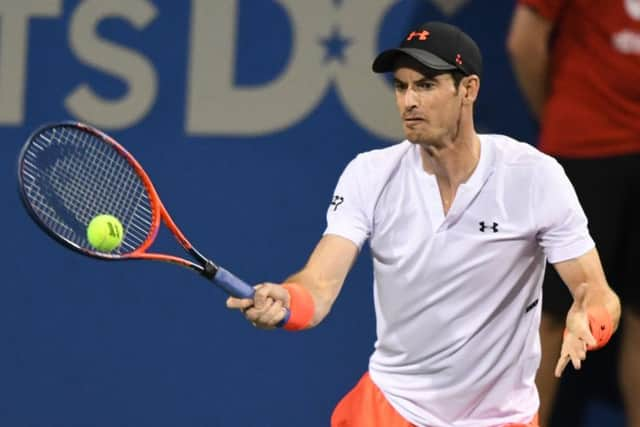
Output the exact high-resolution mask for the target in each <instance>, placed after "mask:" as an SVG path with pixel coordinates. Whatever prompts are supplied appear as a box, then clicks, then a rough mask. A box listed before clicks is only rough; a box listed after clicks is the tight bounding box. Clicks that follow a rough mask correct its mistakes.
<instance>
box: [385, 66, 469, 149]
mask: <svg viewBox="0 0 640 427" xmlns="http://www.w3.org/2000/svg"><path fill="white" fill-rule="evenodd" d="M393 80H394V88H395V94H396V104H397V106H398V110H399V111H400V116H401V118H402V125H403V129H404V133H405V136H406V138H407V139H408V140H409V141H411V142H414V143H422V144H432V145H437V144H439V143H440V142H441V141H443V140H444V139H445V138H447V137H450V138H453V137H454V136H455V135H456V132H457V129H458V121H459V120H460V110H461V102H462V101H461V98H460V95H459V93H458V92H459V91H458V90H457V88H456V86H455V82H454V80H453V78H452V76H451V74H449V73H446V74H439V75H437V76H432V77H429V76H426V75H424V74H422V73H421V72H420V71H419V68H417V67H413V66H411V65H410V64H407V65H403V64H400V65H399V66H398V67H397V68H396V70H395V72H394V79H393Z"/></svg>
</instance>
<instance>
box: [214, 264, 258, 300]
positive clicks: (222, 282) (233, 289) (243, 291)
mask: <svg viewBox="0 0 640 427" xmlns="http://www.w3.org/2000/svg"><path fill="white" fill-rule="evenodd" d="M213 283H214V284H215V285H217V286H220V287H221V288H222V289H224V291H225V292H226V293H228V294H229V295H231V296H233V297H236V298H253V294H255V293H256V291H255V289H253V287H252V286H250V285H249V284H248V283H247V282H245V281H244V280H242V279H238V278H237V277H236V276H234V275H233V273H231V272H229V271H227V270H225V269H224V268H222V267H218V271H217V272H216V274H215V276H213Z"/></svg>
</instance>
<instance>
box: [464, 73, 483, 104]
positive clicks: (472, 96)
mask: <svg viewBox="0 0 640 427" xmlns="http://www.w3.org/2000/svg"><path fill="white" fill-rule="evenodd" d="M460 85H461V86H462V102H463V103H464V104H473V103H474V102H475V101H476V99H477V98H478V92H479V91H480V78H479V77H478V76H477V75H475V74H472V75H470V76H467V77H465V78H464V79H462V81H461V82H460Z"/></svg>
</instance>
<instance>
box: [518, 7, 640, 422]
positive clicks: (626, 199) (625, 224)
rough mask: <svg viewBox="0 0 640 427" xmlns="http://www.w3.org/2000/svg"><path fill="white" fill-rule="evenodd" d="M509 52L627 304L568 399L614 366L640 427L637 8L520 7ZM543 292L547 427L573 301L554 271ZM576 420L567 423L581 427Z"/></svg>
mask: <svg viewBox="0 0 640 427" xmlns="http://www.w3.org/2000/svg"><path fill="white" fill-rule="evenodd" d="M507 49H508V52H509V55H510V57H511V61H512V65H513V69H514V71H515V74H516V78H517V80H518V83H519V85H520V87H521V90H522V92H523V94H524V97H525V98H526V100H527V102H528V104H529V106H530V108H531V111H532V113H533V115H534V116H535V118H536V119H537V120H538V121H539V125H540V137H539V144H538V148H539V149H541V150H542V151H544V152H546V153H547V154H550V155H552V156H554V157H556V158H557V159H558V160H559V162H560V163H561V164H562V165H563V167H564V169H565V171H566V173H567V175H568V177H569V179H570V180H571V182H572V183H573V185H574V187H575V189H576V191H577V193H578V197H579V199H580V202H581V204H582V206H583V208H584V210H585V213H586V215H587V218H589V229H590V232H591V235H592V236H593V238H594V240H595V241H596V244H597V246H598V249H599V252H600V256H601V258H602V263H603V266H604V270H605V271H606V272H607V278H608V280H609V283H611V285H612V286H613V288H614V289H615V290H616V291H617V293H618V295H620V298H621V301H622V304H623V318H622V321H621V332H622V333H621V334H620V338H619V339H618V343H617V345H615V344H616V342H615V341H616V340H614V343H613V344H614V345H611V346H608V347H606V348H605V349H603V350H600V351H599V352H598V353H600V354H598V355H597V356H596V357H592V358H591V359H590V360H589V362H587V363H586V364H585V367H584V368H583V369H586V371H587V372H585V373H583V374H581V375H580V376H579V377H580V379H579V381H580V382H581V383H585V384H584V385H581V383H580V384H579V386H578V387H576V388H575V390H572V391H571V398H572V399H574V400H582V399H580V393H585V392H590V393H597V392H598V391H601V390H602V389H603V388H604V386H605V385H606V382H607V381H608V382H609V383H611V382H612V381H611V379H608V378H606V375H608V374H607V373H606V372H607V371H609V369H598V368H597V366H598V364H600V365H602V364H603V363H608V364H610V363H611V361H614V360H615V361H616V363H617V366H618V384H619V388H620V391H621V394H622V398H623V401H624V406H625V413H626V417H627V422H628V424H627V425H628V427H640V405H638V399H640V283H638V279H637V278H636V276H635V271H634V270H635V268H634V267H635V265H636V264H637V263H638V261H639V260H640V246H638V241H640V202H639V199H640V84H638V80H639V78H640V0H606V1H604V0H603V1H592V0H518V3H517V5H516V7H515V11H514V15H513V18H512V22H511V28H510V30H509V34H508V37H507ZM543 289H544V298H543V316H542V321H541V328H540V336H541V342H542V361H541V366H540V369H539V371H538V375H537V379H536V381H537V385H538V389H539V392H540V400H541V407H540V423H541V426H543V427H544V426H548V425H549V422H550V418H551V414H552V410H553V406H554V399H556V390H557V389H558V383H559V381H558V380H557V379H556V378H554V375H553V370H554V365H555V357H556V355H557V352H558V351H559V349H560V345H561V342H562V336H563V331H564V329H565V321H564V318H565V313H566V310H567V308H568V307H569V306H570V304H571V301H570V297H569V296H568V295H566V291H565V289H564V286H563V285H562V283H561V280H560V278H559V277H558V275H557V274H556V272H555V270H554V269H553V268H548V269H547V273H546V277H545V282H544V286H543ZM590 367H592V368H593V369H591V370H590V369H589V368H590ZM598 375H600V377H598ZM603 375H604V376H605V377H604V380H603V379H602V376H603ZM603 382H604V384H603ZM612 388H613V390H614V391H616V388H615V381H614V386H613V387H612ZM561 390H562V388H561ZM609 394H611V393H609ZM614 394H615V393H614ZM560 397H561V396H560V395H558V396H557V398H560ZM566 409H567V408H557V410H559V411H566ZM574 412H575V411H574ZM579 416H580V414H578V413H572V414H569V417H570V418H567V419H571V420H572V423H571V425H580V423H579V420H578V421H576V419H577V418H576V417H579ZM565 422H566V421H565ZM559 425H560V424H559ZM562 425H567V424H564V423H563V424H562Z"/></svg>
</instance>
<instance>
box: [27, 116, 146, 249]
mask: <svg viewBox="0 0 640 427" xmlns="http://www.w3.org/2000/svg"><path fill="white" fill-rule="evenodd" d="M23 159H24V160H23V168H22V171H23V172H22V175H23V182H24V187H25V194H26V197H27V198H28V200H29V202H30V204H31V206H32V207H33V209H34V211H35V213H36V214H37V215H38V216H39V217H40V219H41V220H42V221H43V223H44V224H45V225H46V226H48V227H49V228H51V229H52V230H53V231H54V232H56V233H57V234H59V235H60V236H62V237H63V238H65V239H67V240H68V241H70V242H72V243H74V244H75V245H77V246H80V247H82V248H85V249H88V250H94V249H93V248H92V247H91V246H90V245H89V242H88V241H87V236H86V227H87V225H88V224H89V222H90V221H91V219H92V218H93V217H95V216H96V215H99V214H110V215H114V216H115V217H117V218H118V219H119V220H120V221H121V222H122V224H123V228H124V230H125V235H124V239H123V242H122V244H121V245H120V247H119V248H117V249H116V250H114V251H113V253H114V254H123V253H127V252H131V251H133V250H135V249H136V248H138V247H139V246H140V245H141V244H142V243H143V242H145V241H146V239H147V236H148V235H149V232H150V229H151V228H152V223H153V211H152V206H151V201H150V198H149V194H148V192H147V189H146V187H145V185H144V182H143V181H142V179H141V178H140V176H139V175H138V174H137V172H136V170H135V169H134V168H133V166H132V165H131V164H130V163H129V161H128V160H127V159H126V158H125V157H124V156H123V155H121V154H120V153H119V152H118V151H117V150H116V149H115V148H114V147H112V146H111V145H110V144H108V143H105V142H104V141H103V140H102V139H100V138H99V137H98V136H96V135H93V134H91V133H89V132H86V131H83V130H80V129H78V128H75V127H72V126H62V127H53V128H49V129H47V130H45V131H44V132H43V133H42V134H40V135H37V136H36V137H35V138H33V140H32V143H31V144H30V146H29V147H27V149H26V151H25V155H24V157H23Z"/></svg>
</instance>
